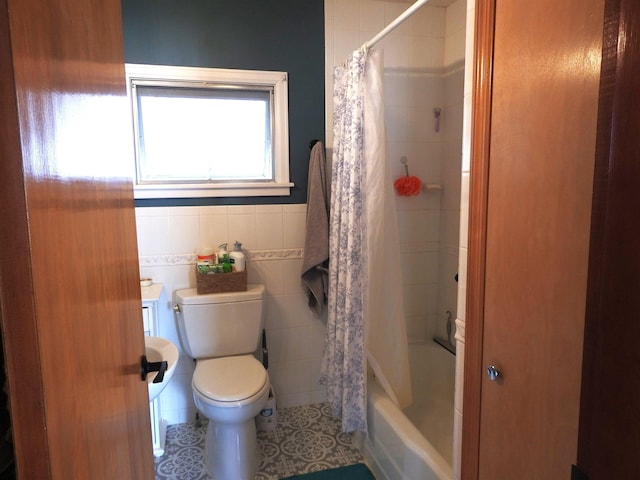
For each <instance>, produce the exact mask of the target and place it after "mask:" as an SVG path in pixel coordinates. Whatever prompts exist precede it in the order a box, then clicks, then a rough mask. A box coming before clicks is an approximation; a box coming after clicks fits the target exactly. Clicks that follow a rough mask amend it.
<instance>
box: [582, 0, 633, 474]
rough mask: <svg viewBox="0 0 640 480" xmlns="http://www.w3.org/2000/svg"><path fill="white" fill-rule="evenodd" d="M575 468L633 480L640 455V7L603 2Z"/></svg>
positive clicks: (624, 1) (610, 0) (630, 0)
mask: <svg viewBox="0 0 640 480" xmlns="http://www.w3.org/2000/svg"><path fill="white" fill-rule="evenodd" d="M604 44H605V49H604V51H603V69H602V84H601V89H600V92H601V96H600V109H599V115H598V117H599V118H598V143H597V145H598V148H597V155H596V171H595V177H596V178H595V182H594V204H593V216H592V229H591V231H592V236H591V251H590V264H589V283H588V286H589V288H588V296H587V315H586V326H585V343H584V350H585V355H584V368H583V383H582V396H581V398H582V401H581V405H580V433H579V442H578V467H579V469H580V471H581V472H582V473H583V474H585V475H587V477H588V479H589V480H608V479H616V480H632V479H637V478H638V476H639V474H638V471H639V467H638V461H639V459H638V446H639V445H640V348H638V338H639V337H640V250H639V249H638V245H640V221H639V219H640V217H639V212H640V136H639V135H638V132H640V108H639V102H640V4H639V3H638V2H637V1H636V0H622V1H620V0H607V2H606V9H605V33H604Z"/></svg>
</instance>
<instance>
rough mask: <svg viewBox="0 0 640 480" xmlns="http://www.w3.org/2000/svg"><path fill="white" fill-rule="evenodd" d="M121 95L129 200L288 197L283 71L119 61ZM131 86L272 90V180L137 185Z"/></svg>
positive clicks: (285, 89)
mask: <svg viewBox="0 0 640 480" xmlns="http://www.w3.org/2000/svg"><path fill="white" fill-rule="evenodd" d="M125 72H126V82H127V96H128V98H129V102H130V107H131V113H132V116H131V118H132V123H133V127H132V128H133V131H134V138H135V155H136V160H135V162H136V163H135V171H136V175H135V182H134V196H135V198H137V199H138V198H140V199H142V198H196V197H203V198H204V197H253V196H288V195H290V194H291V188H292V187H293V186H294V184H293V183H291V182H290V181H289V125H288V110H289V101H288V91H287V81H288V79H287V73H286V72H275V71H260V70H235V69H233V70H231V69H221V68H200V67H176V66H166V65H141V64H131V63H127V64H125ZM136 85H145V86H154V85H162V86H174V87H180V86H184V87H191V88H193V87H194V86H198V87H202V86H203V85H204V86H207V85H210V86H215V85H233V86H238V87H240V88H242V87H246V88H247V89H250V87H251V86H253V87H255V86H267V87H270V88H273V104H272V109H273V125H272V138H271V140H272V142H273V168H274V178H273V180H272V181H239V182H225V181H219V182H209V183H154V184H149V183H144V184H143V183H140V182H139V179H138V174H137V172H138V168H137V167H138V152H139V150H138V143H139V135H138V125H137V120H136V119H137V108H138V105H137V104H138V102H137V98H136V96H135V94H134V90H135V86H136Z"/></svg>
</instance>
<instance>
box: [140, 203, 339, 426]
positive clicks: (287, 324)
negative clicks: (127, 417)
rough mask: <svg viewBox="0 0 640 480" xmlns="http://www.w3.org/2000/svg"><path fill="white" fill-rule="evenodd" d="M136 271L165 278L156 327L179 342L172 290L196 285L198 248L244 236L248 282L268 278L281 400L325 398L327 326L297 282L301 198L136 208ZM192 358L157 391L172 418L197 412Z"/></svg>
mask: <svg viewBox="0 0 640 480" xmlns="http://www.w3.org/2000/svg"><path fill="white" fill-rule="evenodd" d="M136 219H137V225H138V249H139V254H140V260H141V275H143V276H149V277H152V278H153V280H154V282H157V283H162V284H163V285H164V291H165V293H164V297H163V299H162V300H161V302H160V305H159V319H160V331H159V332H158V334H159V335H161V336H163V337H165V338H168V339H169V340H172V341H174V342H175V343H176V344H177V345H180V339H179V335H178V332H177V329H176V326H175V321H174V317H173V310H172V308H171V307H172V297H173V292H175V291H176V290H179V289H181V288H189V287H193V286H194V285H195V276H194V271H193V270H194V266H193V255H194V254H195V253H197V251H198V249H199V248H202V247H206V246H210V247H215V248H216V249H217V246H218V245H220V244H221V243H228V244H229V245H230V246H231V245H232V244H233V242H234V241H235V240H238V241H240V242H242V243H243V249H244V250H245V251H246V253H247V254H248V260H247V273H248V279H249V282H251V283H262V284H264V285H265V286H266V300H265V328H266V330H267V341H268V343H269V353H270V365H269V375H270V377H271V380H272V383H273V385H274V389H275V391H276V396H277V400H278V405H280V406H291V405H298V404H306V403H311V402H319V401H324V400H325V399H326V393H325V390H324V388H323V387H322V386H320V385H319V383H318V375H319V371H320V361H321V358H322V346H323V343H324V327H323V322H322V319H317V318H315V317H314V315H313V314H312V313H311V312H310V310H309V309H308V307H307V304H306V303H307V297H306V294H305V292H304V289H303V287H302V284H301V282H300V269H301V267H302V260H301V256H300V252H301V251H302V249H303V247H304V227H305V219H306V206H305V205H285V206H283V205H258V206H256V205H250V206H229V207H171V208H164V207H163V208H137V209H136ZM192 374H193V362H192V361H191V360H190V359H189V358H187V357H186V356H185V355H184V354H183V355H182V356H181V361H180V364H179V366H178V370H177V371H176V374H175V376H174V377H173V380H172V382H171V383H170V384H169V385H168V386H167V388H166V389H165V391H164V392H163V393H162V395H163V397H162V416H163V417H164V418H165V419H166V420H167V421H168V422H169V423H170V424H173V423H182V422H186V421H189V420H191V419H192V418H193V415H194V414H195V407H194V405H193V401H192V397H191V377H192Z"/></svg>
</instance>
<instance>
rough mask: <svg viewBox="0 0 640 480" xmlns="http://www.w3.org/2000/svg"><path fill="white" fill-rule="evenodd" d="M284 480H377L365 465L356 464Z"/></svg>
mask: <svg viewBox="0 0 640 480" xmlns="http://www.w3.org/2000/svg"><path fill="white" fill-rule="evenodd" d="M283 480H376V477H374V476H373V473H371V470H369V469H368V468H367V466H366V465H365V464H364V463H356V464H355V465H349V466H347V467H339V468H332V469H331V470H322V471H320V472H311V473H304V474H302V475H294V476H293V477H287V478H285V479H283Z"/></svg>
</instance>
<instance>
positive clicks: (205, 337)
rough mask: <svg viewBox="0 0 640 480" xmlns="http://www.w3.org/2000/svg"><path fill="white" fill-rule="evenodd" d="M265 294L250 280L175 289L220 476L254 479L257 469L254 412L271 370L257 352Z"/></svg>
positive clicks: (213, 465)
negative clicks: (232, 288) (240, 288)
mask: <svg viewBox="0 0 640 480" xmlns="http://www.w3.org/2000/svg"><path fill="white" fill-rule="evenodd" d="M263 296H264V286H263V285H248V287H247V291H246V292H231V293H210V294H204V295H198V293H197V291H196V289H195V288H190V289H186V290H178V291H176V292H175V306H174V309H175V312H176V321H177V325H178V331H179V335H180V341H181V343H182V347H183V348H184V350H185V352H186V353H187V354H188V355H189V356H190V357H191V358H193V359H194V360H196V367H195V371H194V373H193V379H192V382H191V387H192V390H193V399H194V401H195V405H196V408H197V409H198V411H199V412H200V413H201V414H202V415H204V416H205V417H207V418H208V419H209V426H208V428H207V436H206V457H207V471H208V473H209V474H210V475H211V476H213V478H214V479H216V480H250V479H251V480H253V478H254V476H255V475H256V473H257V471H258V462H259V452H258V441H257V436H256V427H255V417H256V415H258V413H260V410H262V408H263V407H264V405H265V404H266V402H267V398H268V395H269V375H268V374H267V371H266V370H265V368H264V367H263V366H262V363H260V362H259V361H258V360H257V359H256V358H255V357H254V355H253V353H254V352H255V351H256V350H257V349H258V346H259V342H260V337H261V334H262V326H263V321H262V302H263Z"/></svg>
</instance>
